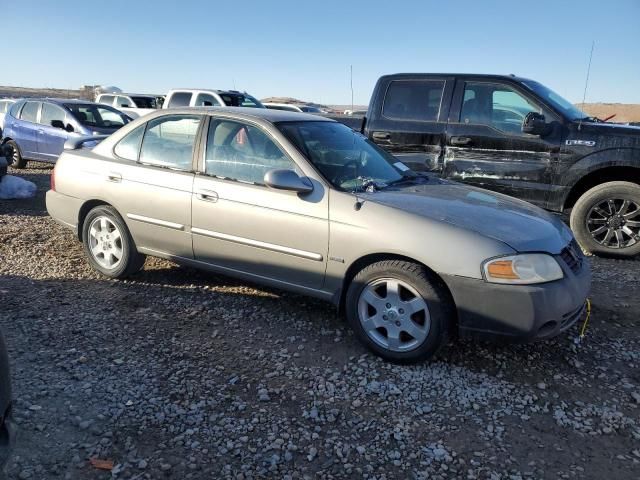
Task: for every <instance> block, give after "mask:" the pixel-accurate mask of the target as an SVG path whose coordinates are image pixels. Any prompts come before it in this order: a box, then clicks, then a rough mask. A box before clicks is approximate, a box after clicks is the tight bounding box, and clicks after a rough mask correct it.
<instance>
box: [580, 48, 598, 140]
mask: <svg viewBox="0 0 640 480" xmlns="http://www.w3.org/2000/svg"><path fill="white" fill-rule="evenodd" d="M595 46H596V41H595V40H593V41H592V42H591V53H590V54H589V66H588V67H587V79H586V80H585V82H584V94H583V95H582V108H584V102H585V100H586V99H587V87H588V86H589V74H590V73H591V59H592V58H593V49H594V47H595ZM581 128H582V118H581V119H580V123H578V130H580V129H581Z"/></svg>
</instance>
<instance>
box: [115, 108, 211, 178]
mask: <svg viewBox="0 0 640 480" xmlns="http://www.w3.org/2000/svg"><path fill="white" fill-rule="evenodd" d="M201 120H202V117H200V116H199V115H170V116H165V117H160V118H156V119H154V120H151V121H150V122H149V123H148V125H147V130H146V132H145V134H144V138H143V140H142V148H141V149H140V163H145V164H147V165H156V166H158V167H166V168H172V169H175V170H186V171H190V170H192V165H191V159H192V157H193V147H194V143H195V139H196V134H197V133H198V127H199V125H200V122H201ZM132 133H133V132H132ZM125 158H126V157H125Z"/></svg>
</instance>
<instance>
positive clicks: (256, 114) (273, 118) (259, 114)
mask: <svg viewBox="0 0 640 480" xmlns="http://www.w3.org/2000/svg"><path fill="white" fill-rule="evenodd" d="M195 112H205V113H223V114H225V115H227V114H228V115H230V116H236V117H238V118H247V119H251V118H257V119H261V120H266V121H268V122H271V123H277V122H296V121H297V122H299V121H313V120H315V121H327V122H333V121H334V120H331V119H330V118H326V117H321V116H318V115H313V114H311V113H300V112H291V111H287V110H272V109H269V108H251V107H181V108H167V109H163V110H158V112H152V113H150V114H148V115H145V116H144V117H142V118H150V117H151V116H154V117H159V116H162V115H164V114H167V113H174V114H175V113H180V114H183V113H185V114H188V113H195Z"/></svg>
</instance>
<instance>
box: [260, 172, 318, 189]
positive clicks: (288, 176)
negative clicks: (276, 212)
mask: <svg viewBox="0 0 640 480" xmlns="http://www.w3.org/2000/svg"><path fill="white" fill-rule="evenodd" d="M264 183H265V185H267V186H268V187H270V188H274V189H276V190H288V191H290V192H298V193H309V192H312V191H313V184H312V183H311V181H310V180H309V179H308V178H303V177H300V176H299V175H298V174H297V173H296V172H295V171H293V170H269V171H268V172H267V173H265V175H264Z"/></svg>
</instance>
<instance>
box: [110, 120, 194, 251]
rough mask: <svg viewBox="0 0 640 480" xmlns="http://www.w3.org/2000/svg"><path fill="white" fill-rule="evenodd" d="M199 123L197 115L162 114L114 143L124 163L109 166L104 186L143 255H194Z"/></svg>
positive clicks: (115, 151)
mask: <svg viewBox="0 0 640 480" xmlns="http://www.w3.org/2000/svg"><path fill="white" fill-rule="evenodd" d="M201 121H202V116H201V115H179V114H176V115H165V116H161V117H158V118H155V119H153V120H150V121H149V122H146V123H144V124H142V125H141V126H139V127H138V128H136V129H134V130H133V131H131V132H130V133H129V134H127V135H126V136H125V137H123V138H122V140H120V142H118V143H117V144H116V146H115V147H114V150H113V152H114V155H115V156H116V158H120V159H122V160H123V161H121V162H117V163H113V164H109V165H108V167H109V168H108V170H107V171H105V172H104V175H105V188H106V189H108V191H109V199H110V201H112V202H113V204H114V205H116V206H117V208H118V211H119V212H120V214H121V215H122V216H123V217H124V218H125V220H126V222H127V225H128V226H129V229H130V231H131V234H132V236H133V238H134V239H135V242H136V246H137V247H138V248H139V249H141V250H142V251H144V252H145V253H149V254H162V255H164V256H176V257H183V258H188V259H192V258H193V248H192V245H191V233H190V227H191V192H192V185H193V177H194V173H193V172H194V169H193V163H192V160H193V150H194V145H195V139H196V137H197V132H198V129H199V127H200V123H201Z"/></svg>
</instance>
